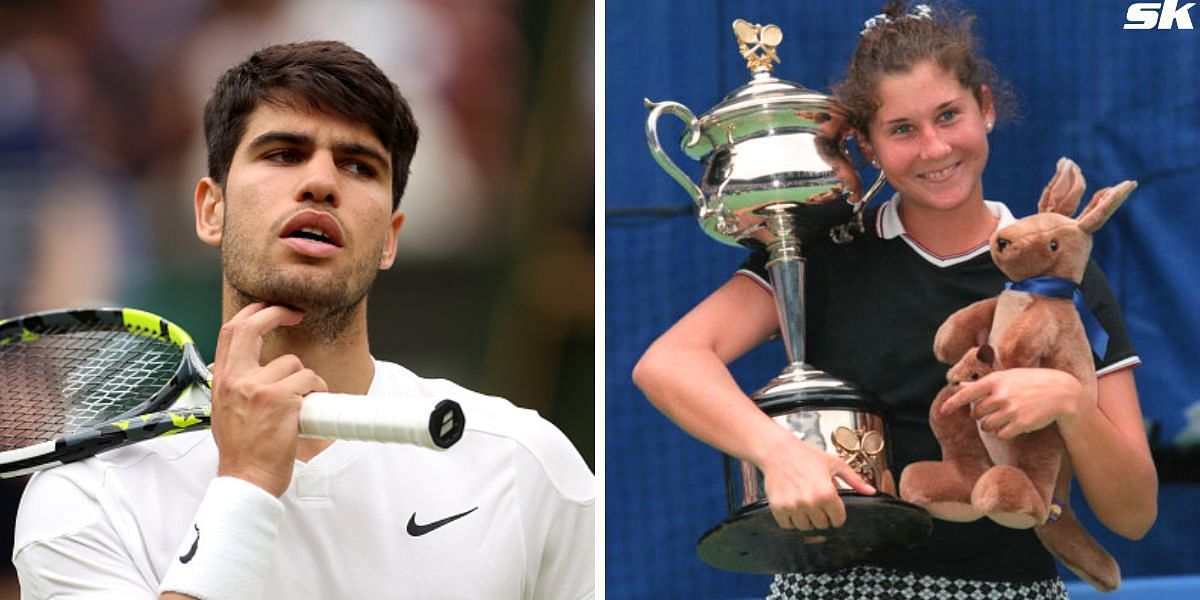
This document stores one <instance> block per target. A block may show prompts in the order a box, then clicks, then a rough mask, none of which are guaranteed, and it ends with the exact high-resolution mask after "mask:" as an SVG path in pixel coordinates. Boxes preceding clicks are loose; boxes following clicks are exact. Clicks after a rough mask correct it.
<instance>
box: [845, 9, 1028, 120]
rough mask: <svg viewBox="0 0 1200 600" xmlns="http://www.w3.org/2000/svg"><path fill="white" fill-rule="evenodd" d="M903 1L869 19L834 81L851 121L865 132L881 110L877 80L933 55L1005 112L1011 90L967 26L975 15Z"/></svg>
mask: <svg viewBox="0 0 1200 600" xmlns="http://www.w3.org/2000/svg"><path fill="white" fill-rule="evenodd" d="M904 4H905V3H904V2H889V3H888V4H886V5H885V6H884V7H883V13H882V14H881V15H877V16H876V17H873V18H871V19H870V20H868V21H867V24H866V26H865V28H864V29H863V31H862V34H861V37H860V38H859V42H858V48H856V49H855V51H854V56H853V57H852V58H851V59H850V66H849V68H848V69H847V71H846V78H845V79H843V80H842V81H840V82H838V83H836V84H834V86H833V92H834V95H835V96H837V97H838V99H839V100H840V101H841V102H842V103H843V104H844V105H845V107H846V109H847V111H848V113H849V114H848V115H847V117H848V120H849V122H850V125H851V126H853V127H854V128H855V129H857V130H858V131H859V132H860V133H861V134H862V135H863V136H864V137H866V136H869V135H870V131H869V128H870V122H871V119H873V118H874V117H875V112H876V111H878V110H879V104H880V103H879V93H878V92H879V83H880V81H881V80H882V79H883V78H884V77H886V76H888V75H896V74H903V73H908V72H909V71H911V70H912V68H913V67H915V66H916V65H917V64H918V63H921V62H923V61H933V62H934V63H935V64H937V65H939V66H940V67H941V68H942V69H944V70H945V71H946V72H947V73H950V74H952V75H953V76H954V77H955V78H956V79H957V80H958V82H959V83H960V84H962V86H963V87H964V88H966V89H968V90H970V91H971V93H972V94H973V95H974V96H975V101H976V102H978V103H979V105H980V107H982V106H983V87H982V86H984V85H987V86H988V88H989V89H990V90H991V92H992V102H993V106H994V107H995V108H996V113H997V115H998V116H1002V115H1004V114H1006V112H1007V110H1008V107H1009V105H1010V104H1011V102H1012V94H1011V92H1010V91H1009V88H1008V86H1007V84H1006V83H1004V82H1002V81H1001V80H1000V79H999V77H997V75H996V73H995V70H994V69H993V68H992V65H991V63H989V62H988V61H987V59H986V58H984V57H983V56H982V54H981V53H980V52H979V42H978V40H976V38H975V36H974V35H973V34H972V32H971V27H972V25H974V22H975V17H974V16H973V15H970V14H967V13H959V12H954V13H952V12H951V11H950V10H949V9H947V8H945V7H942V6H935V7H932V8H930V7H927V6H925V5H918V7H917V8H916V9H914V10H913V11H911V12H909V11H906V10H905V7H904Z"/></svg>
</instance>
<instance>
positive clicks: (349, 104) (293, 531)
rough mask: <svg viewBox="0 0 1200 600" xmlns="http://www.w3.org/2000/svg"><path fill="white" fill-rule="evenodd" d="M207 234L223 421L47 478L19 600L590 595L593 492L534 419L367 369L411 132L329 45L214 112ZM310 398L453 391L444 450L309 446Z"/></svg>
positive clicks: (24, 532)
mask: <svg viewBox="0 0 1200 600" xmlns="http://www.w3.org/2000/svg"><path fill="white" fill-rule="evenodd" d="M204 128H205V136H206V140H207V143H208V161H209V176H208V177H205V178H203V179H201V180H200V182H199V184H198V185H197V187H196V193H195V211H196V231H197V234H198V235H199V237H200V239H201V240H202V241H204V242H205V243H207V244H210V245H213V246H217V247H219V248H220V250H221V257H222V280H223V298H222V313H223V318H224V321H225V324H224V326H223V327H222V328H221V333H220V337H219V339H218V342H217V354H216V360H215V363H214V365H213V374H214V378H213V427H212V431H211V432H200V433H186V434H181V435H177V436H173V437H170V438H165V439H162V440H155V441H152V442H146V443H142V444H136V445H134V446H130V447H127V448H124V449H121V450H116V451H113V452H110V453H107V454H102V455H100V456H98V457H96V458H93V459H89V460H86V461H83V462H79V463H75V464H71V465H67V466H64V467H60V468H57V469H53V470H50V471H47V472H44V473H42V474H40V475H38V476H36V477H35V478H34V479H33V480H32V481H31V482H30V484H29V486H28V488H27V490H26V492H25V496H24V498H23V499H22V504H21V508H20V514H19V516H18V522H17V533H16V550H15V552H14V557H13V561H14V563H15V564H16V566H17V568H18V571H19V574H20V578H21V586H22V594H23V595H24V597H26V598H65V597H87V598H122V599H129V598H156V597H159V596H160V594H161V597H162V598H187V597H194V598H201V599H217V598H220V599H224V598H238V599H245V598H256V597H269V598H322V599H332V598H547V599H550V598H553V599H570V598H590V597H592V596H593V595H594V591H593V590H594V568H593V557H594V552H595V550H594V548H593V543H594V542H593V540H594V531H593V523H594V490H593V481H592V475H591V473H590V471H589V470H588V469H587V467H586V465H585V464H584V463H583V461H582V459H581V458H580V457H579V454H578V453H577V452H576V451H575V449H574V448H573V447H572V446H571V445H570V443H569V442H568V441H567V440H566V438H565V437H564V436H563V435H562V434H561V433H560V432H559V431H558V430H557V429H555V428H554V427H553V426H552V425H550V424H549V423H548V422H546V421H544V420H542V419H541V418H539V417H538V416H537V415H536V413H533V412H532V411H526V410H522V409H518V408H516V407H514V406H513V405H512V404H510V403H508V402H507V401H505V400H502V399H498V398H493V397H486V396H482V395H479V394H475V393H473V392H470V391H467V390H465V389H463V388H461V387H458V386H456V385H454V384H452V383H450V382H447V381H444V380H428V379H422V378H419V377H417V376H416V375H414V374H412V373H411V372H409V371H407V370H405V369H404V368H403V367H400V366H399V365H395V364H391V363H387V362H383V361H379V360H375V359H374V358H373V357H372V356H371V354H370V350H369V347H368V338H367V321H366V300H365V299H366V295H367V291H368V290H369V289H370V287H371V284H372V282H373V280H374V278H375V275H376V273H377V271H378V270H379V269H386V268H388V267H390V266H391V264H392V261H393V259H394V258H395V253H396V237H397V235H398V234H399V231H400V226H401V224H402V222H403V220H404V216H403V213H402V212H400V211H399V210H398V204H399V200H400V197H401V195H402V194H403V191H404V186H405V182H406V179H407V176H408V168H409V162H410V160H411V159H412V155H413V152H414V150H415V147H416V142H417V127H416V124H415V123H414V122H413V119H412V114H411V112H410V111H409V108H408V105H407V103H406V102H405V100H404V99H403V97H402V96H401V95H400V93H399V91H398V90H397V89H396V87H395V85H394V84H393V83H392V82H391V81H389V80H388V79H387V77H386V76H385V75H384V74H383V73H382V72H381V71H380V70H379V69H378V68H377V67H376V66H375V65H374V64H373V63H372V62H371V61H370V60H369V59H368V58H366V57H365V56H363V55H362V54H360V53H358V52H357V51H355V50H353V49H351V48H349V47H347V46H345V45H344V44H341V43H336V42H309V43H302V44H290V45H281V46H273V47H270V48H267V49H264V50H262V51H259V52H257V53H255V54H254V55H253V56H251V57H250V58H249V59H248V60H247V61H246V62H244V63H242V64H240V65H238V66H236V67H234V68H232V69H230V70H229V71H227V72H226V73H225V74H224V75H223V76H222V77H221V78H220V80H219V81H218V82H217V86H216V89H215V91H214V93H213V96H212V98H211V99H210V100H209V102H208V104H207V106H206V107H205V114H204ZM314 391H333V392H344V393H351V394H370V395H384V396H387V397H389V398H394V399H395V401H396V402H404V401H405V399H406V398H449V399H452V400H455V401H457V402H459V403H460V404H461V405H462V407H463V409H464V412H465V413H466V420H467V423H468V431H467V432H466V434H465V435H464V437H463V438H462V440H461V441H460V442H459V443H458V444H457V445H455V446H454V447H452V448H450V449H449V450H446V451H434V450H429V449H424V448H418V447H415V446H407V445H399V444H375V443H359V442H345V441H338V442H333V441H328V440H315V439H308V438H300V437H298V412H299V407H300V402H301V398H302V397H303V396H304V395H305V394H307V393H310V392H314Z"/></svg>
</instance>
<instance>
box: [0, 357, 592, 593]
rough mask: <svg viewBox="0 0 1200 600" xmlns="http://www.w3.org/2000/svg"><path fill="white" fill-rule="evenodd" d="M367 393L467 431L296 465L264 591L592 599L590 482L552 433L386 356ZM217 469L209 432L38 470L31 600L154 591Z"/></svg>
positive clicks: (26, 531) (26, 539)
mask: <svg viewBox="0 0 1200 600" xmlns="http://www.w3.org/2000/svg"><path fill="white" fill-rule="evenodd" d="M368 393H369V394H370V395H385V396H390V397H394V398H396V399H397V401H401V402H402V401H403V399H404V398H411V397H421V398H431V399H437V400H440V399H443V398H449V399H452V400H455V401H457V402H459V403H460V404H461V405H462V407H463V411H464V413H465V415H466V421H467V431H466V433H465V434H464V436H463V438H462V440H461V441H459V442H458V443H457V444H455V445H454V446H453V447H451V448H450V449H448V450H444V451H436V450H428V449H424V448H418V447H414V446H408V445H401V444H378V443H369V442H347V441H337V442H335V443H334V444H333V445H332V446H330V447H329V448H328V449H326V450H325V451H323V452H321V453H320V454H319V455H317V456H316V457H315V458H313V460H311V461H309V462H308V463H301V462H296V464H295V470H294V471H293V475H292V483H291V486H290V487H289V488H288V490H287V492H286V493H285V494H284V495H283V496H282V497H281V498H280V501H281V502H282V503H283V506H284V516H283V520H282V523H281V525H280V528H279V536H278V539H277V540H276V543H275V545H274V550H273V555H272V558H271V567H270V571H269V573H268V574H267V575H266V584H265V586H264V590H265V595H264V597H268V598H314V599H316V598H319V599H323V600H324V599H343V598H344V599H351V598H456V599H457V598H505V599H507V598H529V599H542V598H545V599H554V600H559V599H576V598H592V597H593V596H594V590H595V566H594V557H595V547H594V543H595V529H594V523H595V486H594V478H593V476H592V473H591V472H590V471H589V470H588V468H587V465H586V464H585V463H584V462H583V459H582V458H581V457H580V456H579V453H578V452H577V451H576V450H575V448H574V447H573V446H572V445H571V444H570V442H569V441H568V440H567V439H566V437H565V436H564V435H563V434H562V433H561V432H560V431H559V430H558V429H557V428H555V427H554V426H553V425H551V424H550V423H549V422H547V421H545V420H543V419H542V418H541V417H539V416H538V415H537V413H536V412H534V411H530V410H525V409H521V408H517V407H515V406H513V405H512V404H511V403H509V402H508V401H507V400H503V399H501V398H496V397H490V396H484V395H481V394H477V393H474V392H471V391H469V390H466V389H464V388H462V387H459V386H457V385H455V384H453V383H451V382H448V381H445V380H430V379H422V378H419V377H417V376H416V375H414V374H413V373H411V372H410V371H408V370H407V369H404V368H403V367H401V366H399V365H395V364H392V363H387V362H381V361H376V363H375V378H374V380H373V381H372V383H371V388H370V391H369V392H368ZM216 467H217V449H216V446H215V444H214V443H213V438H212V435H211V434H210V433H209V432H207V431H205V432H196V433H187V434H180V435H176V436H172V437H168V438H163V439H160V440H154V441H151V442H143V443H140V444H135V445H133V446H130V447H127V448H123V449H119V450H115V451H112V452H109V453H106V454H102V455H100V456H98V457H96V458H92V459H89V460H86V461H82V462H78V463H74V464H70V465H66V466H63V467H58V468H55V469H52V470H49V471H45V472H42V473H39V474H38V475H36V476H35V477H34V478H33V479H32V480H31V481H30V482H29V485H28V487H27V488H26V490H25V494H24V496H23V497H22V499H21V506H20V510H19V512H18V515H17V524H16V540H15V547H14V551H13V563H14V564H15V565H16V567H17V571H18V574H19V575H20V580H21V593H22V597H23V598H26V599H35V598H36V599H42V598H47V599H48V598H56V599H57V598H89V599H95V598H113V599H116V598H120V599H122V600H129V599H139V598H157V597H158V591H157V590H158V585H159V582H160V581H161V580H162V578H163V576H164V575H165V574H166V572H167V569H168V568H170V566H171V564H172V562H173V561H177V560H179V557H178V556H177V555H178V554H179V549H180V547H181V544H182V543H183V542H184V538H185V537H188V539H189V540H190V539H194V536H195V534H194V532H192V530H191V523H192V517H193V516H194V514H195V511H196V509H197V507H198V506H199V504H200V500H201V498H202V497H203V496H204V492H205V490H206V489H207V486H208V482H209V481H210V480H211V479H212V478H213V477H214V476H215V475H216ZM468 511H469V512H468ZM464 513H465V514H464ZM456 516H457V518H453V519H448V518H450V517H456ZM447 519H448V520H447ZM410 520H411V521H413V522H414V527H412V528H411V532H410V527H409V522H410ZM443 520H446V521H443ZM438 521H443V523H440V524H439V523H437V522H438ZM200 543H203V541H202V540H201V542H200Z"/></svg>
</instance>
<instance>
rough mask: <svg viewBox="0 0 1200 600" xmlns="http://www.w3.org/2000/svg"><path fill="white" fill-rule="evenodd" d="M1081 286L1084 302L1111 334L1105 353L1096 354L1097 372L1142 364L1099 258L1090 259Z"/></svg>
mask: <svg viewBox="0 0 1200 600" xmlns="http://www.w3.org/2000/svg"><path fill="white" fill-rule="evenodd" d="M1079 288H1080V291H1081V292H1082V293H1083V299H1084V303H1086V304H1087V307H1088V309H1090V310H1091V311H1092V314H1094V315H1095V316H1096V320H1097V321H1099V322H1100V325H1101V326H1102V327H1103V328H1104V332H1105V333H1107V334H1108V347H1107V348H1106V350H1105V353H1104V356H1103V357H1100V356H1095V355H1093V358H1095V360H1096V372H1097V374H1101V375H1102V374H1104V373H1106V372H1111V371H1114V370H1117V369H1121V368H1124V367H1127V366H1133V365H1136V364H1139V363H1140V362H1141V359H1140V358H1139V357H1138V355H1137V349H1136V348H1134V346H1133V341H1132V340H1131V339H1130V338H1129V330H1128V329H1127V328H1126V327H1125V318H1124V316H1123V315H1122V314H1121V307H1120V305H1118V304H1117V299H1116V296H1114V295H1113V292H1112V287H1111V286H1109V283H1108V278H1107V277H1106V276H1105V275H1104V271H1102V270H1101V269H1100V266H1099V265H1098V264H1096V261H1094V260H1092V261H1088V266H1087V270H1086V271H1084V275H1083V281H1082V282H1081V283H1080V284H1079Z"/></svg>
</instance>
